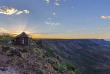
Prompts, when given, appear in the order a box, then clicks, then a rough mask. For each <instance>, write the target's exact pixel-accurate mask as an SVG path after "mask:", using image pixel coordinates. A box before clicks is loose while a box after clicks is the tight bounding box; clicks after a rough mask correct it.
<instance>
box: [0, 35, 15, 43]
mask: <svg viewBox="0 0 110 74" xmlns="http://www.w3.org/2000/svg"><path fill="white" fill-rule="evenodd" d="M11 39H13V37H11V36H9V35H4V36H0V44H7V43H8V42H9V41H10V40H11Z"/></svg>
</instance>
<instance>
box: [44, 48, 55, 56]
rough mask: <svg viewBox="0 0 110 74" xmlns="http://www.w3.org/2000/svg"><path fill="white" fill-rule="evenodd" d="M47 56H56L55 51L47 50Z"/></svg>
mask: <svg viewBox="0 0 110 74" xmlns="http://www.w3.org/2000/svg"><path fill="white" fill-rule="evenodd" d="M45 54H46V56H52V55H53V54H54V50H53V49H51V48H48V47H47V48H46V53H45Z"/></svg>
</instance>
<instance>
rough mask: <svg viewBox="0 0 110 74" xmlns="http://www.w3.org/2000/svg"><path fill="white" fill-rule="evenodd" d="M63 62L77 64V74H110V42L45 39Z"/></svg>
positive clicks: (46, 43) (45, 42) (47, 44)
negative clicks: (78, 70)
mask: <svg viewBox="0 0 110 74" xmlns="http://www.w3.org/2000/svg"><path fill="white" fill-rule="evenodd" d="M42 41H43V43H44V44H45V45H46V46H49V47H51V48H53V49H54V50H55V52H56V54H57V55H58V56H59V57H60V58H61V59H62V61H65V62H66V61H67V62H71V63H72V64H75V65H76V66H77V67H78V68H79V69H80V71H81V72H78V73H77V74H110V42H109V41H105V40H103V39H43V40H42Z"/></svg>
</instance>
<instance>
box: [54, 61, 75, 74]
mask: <svg viewBox="0 0 110 74" xmlns="http://www.w3.org/2000/svg"><path fill="white" fill-rule="evenodd" d="M54 67H56V68H57V69H58V71H59V72H60V73H63V72H64V71H74V70H75V66H74V65H72V64H70V63H61V64H59V65H54Z"/></svg>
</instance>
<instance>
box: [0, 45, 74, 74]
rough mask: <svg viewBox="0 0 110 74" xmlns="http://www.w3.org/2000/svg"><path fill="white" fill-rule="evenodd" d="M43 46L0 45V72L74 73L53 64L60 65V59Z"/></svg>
mask: <svg viewBox="0 0 110 74" xmlns="http://www.w3.org/2000/svg"><path fill="white" fill-rule="evenodd" d="M46 53H47V51H46V50H45V47H43V48H42V47H39V46H38V47H37V46H33V47H21V46H15V45H0V74H60V73H63V74H74V72H73V71H67V70H63V69H64V68H62V67H61V70H60V71H59V69H60V68H58V67H56V66H54V65H60V64H61V61H60V59H59V58H58V57H57V56H56V55H54V54H52V55H50V54H49V53H47V54H48V55H49V56H48V55H47V54H46Z"/></svg>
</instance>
